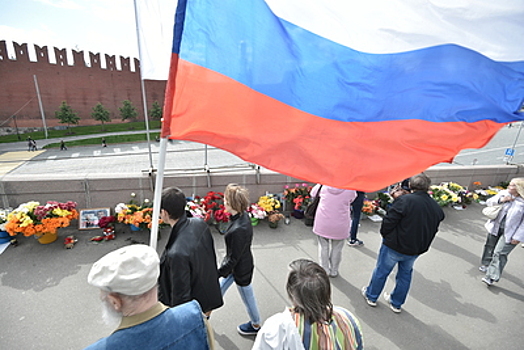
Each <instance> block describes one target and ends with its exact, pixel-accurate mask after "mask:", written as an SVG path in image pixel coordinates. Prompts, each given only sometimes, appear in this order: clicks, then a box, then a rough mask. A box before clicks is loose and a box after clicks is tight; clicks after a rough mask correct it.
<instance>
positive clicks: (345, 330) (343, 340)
mask: <svg viewBox="0 0 524 350" xmlns="http://www.w3.org/2000/svg"><path fill="white" fill-rule="evenodd" d="M290 312H291V317H292V318H293V320H294V321H295V324H296V326H297V328H298V332H299V333H300V335H301V336H302V343H303V344H304V348H305V349H306V350H360V349H363V348H364V340H363V338H362V333H361V331H360V324H359V322H358V320H357V319H356V318H355V316H353V314H352V313H351V312H349V311H348V310H346V309H344V308H341V307H337V306H335V307H333V316H332V317H331V320H330V321H329V322H326V323H313V324H311V323H310V322H309V321H308V320H306V319H305V318H304V315H301V314H299V313H295V312H294V311H293V310H290Z"/></svg>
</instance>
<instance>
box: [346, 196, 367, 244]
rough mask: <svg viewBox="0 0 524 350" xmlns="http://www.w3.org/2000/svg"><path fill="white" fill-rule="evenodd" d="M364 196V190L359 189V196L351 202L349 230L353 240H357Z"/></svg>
mask: <svg viewBox="0 0 524 350" xmlns="http://www.w3.org/2000/svg"><path fill="white" fill-rule="evenodd" d="M364 197H365V193H364V192H361V191H357V198H355V200H354V201H353V202H351V230H350V231H349V239H350V240H351V241H356V240H357V232H358V225H359V224H360V215H362V206H363V205H364Z"/></svg>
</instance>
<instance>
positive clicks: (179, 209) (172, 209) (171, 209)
mask: <svg viewBox="0 0 524 350" xmlns="http://www.w3.org/2000/svg"><path fill="white" fill-rule="evenodd" d="M186 202H187V201H186V196H185V195H184V193H183V192H182V191H181V190H180V189H179V188H178V187H168V188H166V189H164V190H163V191H162V202H161V203H160V208H161V209H164V210H165V211H167V213H168V214H169V217H170V218H171V219H173V220H178V219H180V218H181V217H182V216H183V215H186Z"/></svg>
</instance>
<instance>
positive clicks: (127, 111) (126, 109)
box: [118, 100, 138, 121]
mask: <svg viewBox="0 0 524 350" xmlns="http://www.w3.org/2000/svg"><path fill="white" fill-rule="evenodd" d="M118 110H119V111H120V116H121V117H122V120H127V119H131V120H133V121H134V120H135V119H136V117H137V116H138V112H137V111H136V109H135V107H134V106H133V104H132V103H131V101H129V100H125V101H124V102H122V107H120V108H118Z"/></svg>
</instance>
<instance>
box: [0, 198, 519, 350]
mask: <svg viewBox="0 0 524 350" xmlns="http://www.w3.org/2000/svg"><path fill="white" fill-rule="evenodd" d="M480 211H481V206H480V205H478V204H473V205H471V206H470V207H468V208H467V209H466V210H462V211H457V210H454V209H452V208H445V213H446V219H445V221H444V222H443V223H442V225H441V230H440V232H439V234H438V235H437V238H436V239H435V241H434V243H433V245H432V248H431V249H430V250H429V252H428V253H426V254H424V255H423V256H421V257H420V258H419V259H418V260H417V262H416V264H415V271H414V278H413V284H412V288H411V292H410V295H409V296H408V299H407V302H406V304H405V305H404V307H403V310H402V313H400V314H394V313H393V312H391V310H389V308H388V307H387V304H386V303H385V302H384V300H383V299H380V301H379V305H378V306H377V307H376V308H371V307H369V306H368V305H367V304H366V303H365V302H364V300H363V298H362V296H361V295H360V289H361V287H362V286H364V285H366V284H367V283H368V282H369V278H370V276H371V272H372V270H373V268H374V266H375V262H376V256H377V251H378V249H379V246H380V235H379V233H378V230H379V227H380V224H379V223H374V222H371V221H370V220H367V219H366V220H362V223H361V228H360V232H359V238H360V239H362V240H363V241H364V242H365V245H364V246H363V247H360V248H352V247H349V246H347V245H346V246H345V248H344V251H343V258H342V266H341V270H340V275H339V277H337V278H334V279H332V280H331V281H332V286H333V302H334V304H336V305H341V306H344V307H346V308H347V309H349V310H350V311H352V312H353V313H354V314H355V315H356V316H357V318H358V319H359V320H360V322H361V325H362V329H363V334H364V337H365V344H366V346H365V348H366V349H380V350H382V349H388V350H396V349H399V350H411V349H522V348H523V342H524V336H523V335H522V332H521V325H522V315H523V314H524V303H523V302H524V277H523V272H522V271H523V269H522V266H523V257H524V249H522V248H521V247H520V245H519V247H517V248H516V249H515V250H514V252H513V253H512V254H511V255H510V259H509V262H508V265H507V267H506V270H505V271H504V274H503V276H502V279H501V281H500V282H499V283H498V284H496V285H494V286H493V287H489V288H488V287H487V286H486V285H485V284H483V283H482V282H481V281H480V279H481V277H482V274H481V273H480V272H479V271H478V264H479V257H480V253H481V251H482V246H483V243H484V240H485V237H486V231H485V229H484V227H483V224H484V222H485V219H484V218H483V217H482V215H481V213H480ZM168 232H169V231H165V230H164V231H162V237H161V239H160V242H159V243H158V251H159V253H161V252H162V250H163V247H164V245H165V241H166V239H167V236H168ZM99 233H100V230H83V231H78V230H77V229H76V225H74V226H71V227H69V228H65V229H61V230H60V232H59V236H60V237H59V240H58V241H57V242H55V243H52V244H50V245H40V244H39V243H38V242H37V241H36V240H34V239H33V238H32V237H19V238H18V239H19V241H20V245H19V246H18V247H13V246H10V247H9V248H8V249H7V250H6V251H5V252H4V253H3V254H2V255H0V295H1V296H2V302H3V304H2V312H1V316H0V321H1V324H2V331H1V332H0V349H23V350H30V349H43V350H47V349H49V350H56V349H82V348H83V347H85V346H87V345H88V344H90V343H92V342H94V341H96V340H97V339H99V338H100V337H103V336H106V335H108V334H109V333H110V330H108V329H107V328H106V327H105V326H104V325H103V324H101V323H100V307H99V306H100V305H99V304H100V302H99V300H98V292H97V290H96V289H95V288H93V287H90V286H89V285H88V284H87V282H86V278H87V274H88V272H89V269H90V267H91V264H92V263H93V262H94V261H96V260H97V259H99V258H100V257H101V256H102V255H104V254H105V253H107V252H109V251H111V250H114V249H117V248H119V247H121V246H123V245H126V244H130V243H131V242H132V241H131V240H134V241H138V242H143V243H146V244H147V243H148V242H149V238H148V233H147V232H145V231H143V232H133V233H131V232H130V231H128V229H127V227H120V228H118V232H117V238H116V240H114V241H109V242H103V243H100V244H94V243H91V242H89V238H90V237H92V236H95V235H97V234H99ZM69 234H74V235H76V236H77V238H78V239H79V242H78V243H77V244H76V246H75V248H74V249H72V250H66V249H64V248H63V245H62V242H61V241H62V240H63V239H64V237H65V236H67V235H69ZM213 235H214V238H215V245H216V249H217V256H218V257H219V259H221V258H222V257H223V255H224V243H223V237H222V236H220V235H219V234H218V233H217V232H216V231H213ZM253 252H254V256H255V259H256V261H255V265H256V271H255V277H254V282H253V285H254V288H255V293H256V297H257V300H258V304H259V308H260V311H261V314H262V317H263V318H264V319H266V318H267V317H269V316H271V315H273V314H274V313H276V312H280V311H282V310H283V309H284V307H285V306H286V305H288V304H289V303H288V300H287V297H286V292H285V283H286V276H287V264H288V263H289V262H290V261H292V260H293V259H296V258H310V259H313V260H316V257H317V247H316V239H315V236H314V235H313V234H312V232H311V229H310V228H309V227H306V226H304V224H303V222H302V221H301V220H296V219H294V218H292V219H291V222H290V224H289V225H284V224H283V222H281V225H280V226H279V227H278V228H277V229H270V228H268V225H267V223H266V222H261V223H260V224H259V225H258V226H256V227H255V238H254V243H253ZM393 283H394V280H393V277H391V278H390V280H389V281H388V283H387V286H386V290H391V288H392V285H393ZM247 319H248V317H247V313H246V311H245V309H244V306H243V304H242V301H241V299H240V296H239V295H238V292H237V290H236V288H230V289H229V291H228V292H227V294H226V296H225V305H224V306H223V307H222V308H221V309H219V310H217V311H215V312H214V313H213V314H212V317H211V324H212V326H213V328H214V331H215V338H216V342H217V344H216V345H217V349H223V350H236V349H242V350H244V349H250V348H251V346H252V344H253V339H252V338H250V337H243V336H241V335H239V334H237V332H236V326H237V325H238V324H240V323H243V322H245V321H247Z"/></svg>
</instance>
